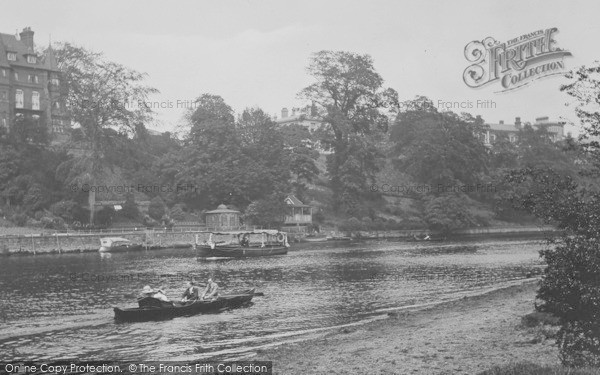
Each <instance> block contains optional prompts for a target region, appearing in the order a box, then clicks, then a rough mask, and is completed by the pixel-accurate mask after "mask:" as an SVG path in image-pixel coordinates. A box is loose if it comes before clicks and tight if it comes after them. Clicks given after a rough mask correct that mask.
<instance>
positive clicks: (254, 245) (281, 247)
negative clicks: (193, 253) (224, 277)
mask: <svg viewBox="0 0 600 375" xmlns="http://www.w3.org/2000/svg"><path fill="white" fill-rule="evenodd" d="M195 242H196V249H197V250H198V257H200V258H213V257H218V258H245V257H257V256H269V255H284V254H287V252H288V248H289V247H290V245H289V243H288V239H287V233H285V232H280V231H277V230H268V229H264V230H253V231H231V232H213V233H211V234H210V236H209V238H208V240H207V241H205V242H199V240H198V236H196V241H195Z"/></svg>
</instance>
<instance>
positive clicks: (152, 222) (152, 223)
mask: <svg viewBox="0 0 600 375" xmlns="http://www.w3.org/2000/svg"><path fill="white" fill-rule="evenodd" d="M143 222H144V225H145V226H147V227H156V226H158V221H156V220H154V219H153V218H151V217H150V215H144V219H143Z"/></svg>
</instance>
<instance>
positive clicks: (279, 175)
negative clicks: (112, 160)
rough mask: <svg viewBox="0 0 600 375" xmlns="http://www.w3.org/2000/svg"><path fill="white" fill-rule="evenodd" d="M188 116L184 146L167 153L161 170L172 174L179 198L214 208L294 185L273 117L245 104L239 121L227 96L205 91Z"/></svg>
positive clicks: (240, 203)
mask: <svg viewBox="0 0 600 375" xmlns="http://www.w3.org/2000/svg"><path fill="white" fill-rule="evenodd" d="M196 104H197V105H196V106H195V108H194V109H193V110H192V111H191V112H190V113H189V114H188V115H187V118H188V120H189V131H188V133H187V134H186V137H185V145H184V147H183V148H182V149H181V150H180V151H179V152H177V153H176V154H171V155H168V156H167V158H166V160H165V161H163V162H162V165H161V169H162V172H160V174H162V175H164V176H173V178H174V179H175V181H176V183H177V184H178V185H180V186H193V187H194V189H190V190H185V191H181V192H180V193H179V195H178V198H179V199H181V200H183V201H185V202H186V203H187V204H188V206H189V207H193V208H200V209H205V208H210V207H214V206H216V205H218V204H219V203H222V202H225V203H228V204H233V205H236V206H238V207H246V206H247V205H248V204H250V202H253V201H257V200H260V199H263V198H265V197H268V196H270V195H271V194H274V193H281V194H284V193H288V192H289V190H290V184H289V179H290V152H289V150H287V149H286V148H285V146H284V143H283V136H282V134H281V133H280V132H279V131H278V129H277V127H276V126H275V123H274V122H273V121H272V120H271V119H270V117H269V116H268V115H267V114H265V113H264V112H263V111H262V110H260V109H258V108H251V109H246V110H244V112H242V114H240V116H239V117H238V119H237V121H236V120H235V118H234V115H233V110H232V109H231V107H229V106H228V105H227V104H226V103H225V101H224V100H223V98H221V97H219V96H215V95H210V94H204V95H202V96H200V97H199V98H198V100H197V101H196Z"/></svg>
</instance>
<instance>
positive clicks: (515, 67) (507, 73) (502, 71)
mask: <svg viewBox="0 0 600 375" xmlns="http://www.w3.org/2000/svg"><path fill="white" fill-rule="evenodd" d="M557 32H558V29H557V28H555V27H554V28H551V29H546V30H537V31H534V32H532V33H529V34H525V35H521V36H520V37H517V38H514V39H511V40H509V41H508V42H505V43H500V42H498V41H497V40H496V39H494V38H492V37H487V38H485V39H483V40H482V41H477V40H475V41H472V42H471V43H469V44H467V46H466V47H465V57H466V58H467V60H468V61H469V62H471V63H473V64H472V65H470V66H469V67H467V69H465V71H464V73H463V80H464V81H465V83H466V84H467V86H469V87H473V88H477V87H482V86H484V85H487V84H490V83H493V82H496V81H498V82H499V83H500V85H501V86H502V90H500V91H498V92H503V91H509V90H514V89H516V88H519V87H523V86H525V85H528V84H530V83H531V82H533V81H535V80H537V79H540V78H544V77H548V76H552V75H557V74H564V73H565V64H564V58H565V57H567V56H571V52H569V51H565V50H563V49H561V48H558V47H557V46H556V41H555V40H554V39H553V36H554V34H555V33H557Z"/></svg>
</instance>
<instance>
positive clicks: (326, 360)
mask: <svg viewBox="0 0 600 375" xmlns="http://www.w3.org/2000/svg"><path fill="white" fill-rule="evenodd" d="M536 288H537V281H528V282H524V283H523V284H522V285H518V286H511V287H508V288H504V289H500V290H496V291H492V292H490V293H487V294H484V295H479V296H473V297H465V298H462V299H461V300H459V301H453V302H448V303H444V304H441V305H436V306H435V307H431V308H428V309H425V310H420V311H411V312H401V313H399V314H394V315H393V316H390V317H389V318H388V319H384V320H381V321H376V322H372V323H369V324H366V325H363V326H359V327H356V328H344V329H342V330H339V331H337V332H332V333H329V334H327V335H325V336H323V337H321V338H319V339H314V340H309V341H304V342H300V343H295V344H286V345H283V346H280V347H276V348H273V349H266V350H262V351H260V352H259V353H258V354H257V356H256V357H255V359H260V360H268V361H273V372H274V373H277V374H446V373H447V374H476V373H477V372H479V371H483V370H486V369H489V368H490V367H492V366H494V365H503V364H507V363H509V362H518V361H530V362H534V363H540V364H548V365H550V364H558V363H559V360H558V351H557V348H556V347H555V346H554V340H552V339H549V340H545V341H543V342H541V343H534V342H536V340H534V337H535V335H534V333H533V332H532V331H531V330H528V329H525V328H522V327H521V326H520V321H521V317H522V316H523V315H525V314H527V313H530V312H532V311H533V301H534V297H535V290H536Z"/></svg>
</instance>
